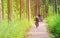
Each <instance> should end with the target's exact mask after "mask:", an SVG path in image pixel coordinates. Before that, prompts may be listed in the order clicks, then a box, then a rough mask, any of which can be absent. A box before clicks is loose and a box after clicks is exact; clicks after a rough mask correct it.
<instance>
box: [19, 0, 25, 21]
mask: <svg viewBox="0 0 60 38" xmlns="http://www.w3.org/2000/svg"><path fill="white" fill-rule="evenodd" d="M23 8H24V0H20V20H22V13H23Z"/></svg>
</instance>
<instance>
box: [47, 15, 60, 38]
mask: <svg viewBox="0 0 60 38" xmlns="http://www.w3.org/2000/svg"><path fill="white" fill-rule="evenodd" d="M47 21H48V22H47V24H48V26H49V27H50V32H51V33H52V34H53V35H54V36H55V37H57V38H59V36H60V17H59V16H56V15H54V16H50V17H48V18H47Z"/></svg>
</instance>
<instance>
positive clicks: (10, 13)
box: [8, 0, 13, 21]
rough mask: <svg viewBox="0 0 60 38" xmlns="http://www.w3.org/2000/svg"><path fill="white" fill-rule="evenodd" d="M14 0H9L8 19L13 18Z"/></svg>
mask: <svg viewBox="0 0 60 38" xmlns="http://www.w3.org/2000/svg"><path fill="white" fill-rule="evenodd" d="M12 14H13V13H12V0H8V21H11V20H12Z"/></svg>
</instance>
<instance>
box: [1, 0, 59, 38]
mask: <svg viewBox="0 0 60 38" xmlns="http://www.w3.org/2000/svg"><path fill="white" fill-rule="evenodd" d="M39 13H40V14H42V16H43V18H44V19H46V20H47V21H48V22H47V24H48V26H49V27H50V32H51V33H52V34H53V35H54V36H56V37H59V36H60V24H59V23H60V18H59V16H60V0H0V38H23V37H24V35H25V34H26V31H27V30H28V29H29V28H30V27H31V26H32V24H33V23H34V18H35V17H36V15H37V14H39Z"/></svg>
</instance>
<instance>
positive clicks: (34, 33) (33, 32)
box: [26, 22, 50, 38]
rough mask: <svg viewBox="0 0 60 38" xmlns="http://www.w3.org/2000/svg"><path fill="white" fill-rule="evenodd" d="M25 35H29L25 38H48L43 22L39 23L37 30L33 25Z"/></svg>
mask: <svg viewBox="0 0 60 38" xmlns="http://www.w3.org/2000/svg"><path fill="white" fill-rule="evenodd" d="M27 33H28V34H30V35H29V36H27V37H26V38H50V37H49V35H48V33H47V28H46V23H45V22H40V23H39V27H38V28H36V27H35V25H33V26H32V27H31V29H30V30H29V31H28V32H27Z"/></svg>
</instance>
